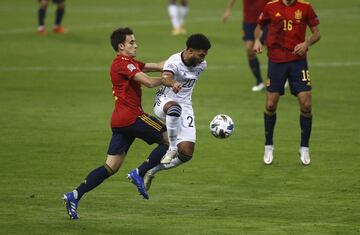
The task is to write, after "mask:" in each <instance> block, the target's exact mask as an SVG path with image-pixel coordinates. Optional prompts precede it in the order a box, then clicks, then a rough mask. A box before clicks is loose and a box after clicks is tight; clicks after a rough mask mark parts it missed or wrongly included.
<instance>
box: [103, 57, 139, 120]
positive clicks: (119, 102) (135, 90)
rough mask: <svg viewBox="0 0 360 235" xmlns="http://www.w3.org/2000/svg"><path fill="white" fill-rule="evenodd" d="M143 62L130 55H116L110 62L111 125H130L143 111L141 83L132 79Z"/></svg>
mask: <svg viewBox="0 0 360 235" xmlns="http://www.w3.org/2000/svg"><path fill="white" fill-rule="evenodd" d="M144 66H145V64H144V63H142V62H140V61H137V60H135V59H133V58H131V57H127V56H123V55H118V56H117V57H116V58H115V59H114V61H113V63H112V64H111V69H110V76H111V82H112V92H113V95H114V99H115V108H114V111H113V113H112V116H111V127H123V126H128V125H131V124H133V123H134V122H135V120H136V118H137V117H138V116H140V115H142V114H144V111H143V109H142V107H141V84H140V83H138V82H136V81H135V80H133V78H134V76H135V74H137V73H139V72H141V71H142V69H143V68H144Z"/></svg>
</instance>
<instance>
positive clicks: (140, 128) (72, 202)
mask: <svg viewBox="0 0 360 235" xmlns="http://www.w3.org/2000/svg"><path fill="white" fill-rule="evenodd" d="M110 39H111V45H112V47H113V48H114V50H115V51H116V52H117V55H116V57H115V59H114V61H113V63H112V64H111V69H110V76H111V81H112V90H113V96H114V99H115V108H114V111H113V113H112V117H111V128H112V138H111V141H110V144H109V149H108V153H107V158H106V161H105V164H104V165H102V166H100V167H98V168H96V169H94V170H93V171H91V172H90V173H89V175H88V176H87V177H86V179H85V180H84V182H83V183H81V184H80V185H79V186H78V187H77V188H76V189H75V190H74V191H72V192H68V193H66V194H65V195H64V200H65V203H66V209H67V212H68V214H69V215H70V218H71V219H78V218H79V217H78V214H77V206H78V202H79V201H80V199H81V197H82V196H83V195H84V194H85V193H86V192H88V191H90V190H92V189H94V188H95V187H97V186H98V185H100V184H101V183H102V182H103V181H104V180H105V179H107V178H108V177H110V176H111V175H113V174H115V173H116V172H117V171H118V170H119V168H120V167H121V165H122V163H123V161H124V159H125V156H126V153H127V152H128V150H129V148H130V146H131V144H132V143H133V141H134V140H135V138H140V139H142V140H144V141H146V142H147V143H148V144H153V143H157V144H158V146H157V147H156V148H155V149H154V150H153V151H152V152H151V153H150V155H149V157H148V159H147V160H146V161H145V162H144V163H143V164H141V165H140V166H139V167H138V168H136V169H135V170H133V171H131V172H130V173H129V174H128V178H129V179H130V180H131V181H132V182H133V183H134V184H135V186H136V187H137V188H138V191H139V193H140V194H141V195H142V196H143V197H144V198H145V199H148V194H147V192H146V190H145V187H144V181H143V176H144V175H145V173H146V171H148V170H149V169H151V168H153V167H154V166H156V165H158V164H159V163H160V160H161V158H162V157H163V156H164V154H165V153H166V151H167V149H168V140H167V133H166V128H165V126H164V125H163V124H162V123H161V122H159V121H158V120H157V119H156V118H155V117H152V116H150V115H148V114H146V113H145V112H144V111H143V109H142V107H141V85H145V86H146V87H156V86H159V85H165V86H168V87H172V88H173V91H174V92H178V91H179V90H180V89H181V84H180V83H178V82H175V81H174V80H172V79H169V78H167V77H162V78H161V77H158V78H154V77H153V78H152V77H149V76H148V75H146V74H145V73H144V72H151V71H162V67H163V63H146V64H144V63H142V62H140V61H137V60H135V59H134V57H135V56H136V50H137V44H136V41H135V36H134V33H133V31H132V30H131V29H130V28H119V29H117V30H115V31H114V32H113V33H112V34H111V38H110Z"/></svg>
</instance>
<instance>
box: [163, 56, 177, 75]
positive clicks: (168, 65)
mask: <svg viewBox="0 0 360 235" xmlns="http://www.w3.org/2000/svg"><path fill="white" fill-rule="evenodd" d="M163 71H164V72H165V71H167V72H171V73H173V74H176V73H177V71H178V68H177V66H176V63H175V61H174V60H172V58H169V59H168V60H167V61H166V62H165V64H164V67H163Z"/></svg>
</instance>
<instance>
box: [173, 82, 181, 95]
mask: <svg viewBox="0 0 360 235" xmlns="http://www.w3.org/2000/svg"><path fill="white" fill-rule="evenodd" d="M181 88H182V85H181V83H179V82H175V83H174V84H173V85H172V90H173V92H174V93H178V92H179V91H180V90H181Z"/></svg>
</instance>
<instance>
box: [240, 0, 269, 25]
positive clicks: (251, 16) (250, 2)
mask: <svg viewBox="0 0 360 235" xmlns="http://www.w3.org/2000/svg"><path fill="white" fill-rule="evenodd" d="M269 1H270V0H243V15H244V22H245V23H247V24H256V23H257V20H258V18H259V15H260V14H261V12H262V10H263V9H264V6H265V5H266V3H267V2H269Z"/></svg>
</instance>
